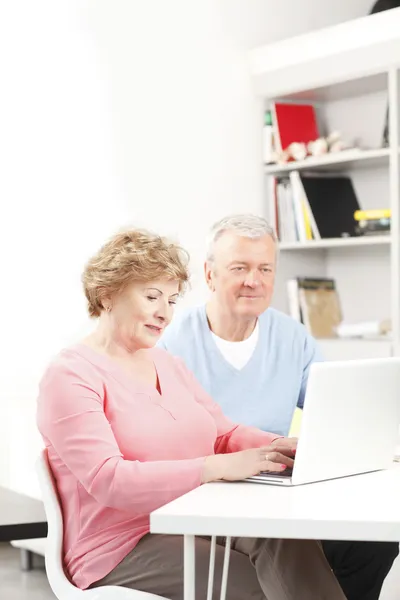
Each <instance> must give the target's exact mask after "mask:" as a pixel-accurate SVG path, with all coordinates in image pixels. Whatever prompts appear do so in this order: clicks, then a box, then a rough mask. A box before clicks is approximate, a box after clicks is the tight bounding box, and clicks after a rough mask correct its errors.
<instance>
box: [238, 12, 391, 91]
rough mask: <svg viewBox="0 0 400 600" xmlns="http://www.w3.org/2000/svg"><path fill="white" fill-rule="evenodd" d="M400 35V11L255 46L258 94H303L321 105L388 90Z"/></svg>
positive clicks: (252, 55)
mask: <svg viewBox="0 0 400 600" xmlns="http://www.w3.org/2000/svg"><path fill="white" fill-rule="evenodd" d="M399 31H400V8H396V9H393V10H390V11H384V12H380V13H377V14H374V15H367V16H364V17H362V18H360V19H353V20H351V21H347V22H345V23H340V24H339V25H334V26H331V27H326V28H324V29H319V30H315V31H311V32H309V33H306V34H303V35H299V36H296V37H293V38H288V39H284V40H280V41H278V42H274V43H272V44H268V45H265V46H261V47H258V48H254V49H253V50H251V51H250V52H249V55H248V58H249V63H250V69H251V72H252V75H253V83H254V89H255V92H256V94H257V95H260V96H262V97H264V98H270V99H272V98H283V97H296V95H297V94H298V93H299V92H300V93H301V96H302V97H303V98H308V99H313V100H314V101H315V100H317V99H318V98H319V99H321V100H333V99H338V98H346V97H349V96H353V95H354V94H355V95H357V96H358V95H360V94H364V93H370V92H372V91H380V90H386V89H387V77H386V74H387V73H388V70H389V68H390V67H391V65H394V64H396V60H395V59H394V58H393V57H397V56H400V35H399ZM354 80H359V81H358V83H357V85H355V84H354ZM337 84H339V85H337Z"/></svg>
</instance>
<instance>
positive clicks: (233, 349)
mask: <svg viewBox="0 0 400 600" xmlns="http://www.w3.org/2000/svg"><path fill="white" fill-rule="evenodd" d="M258 334H259V326H258V321H257V324H256V326H255V327H254V331H253V333H252V334H251V335H250V337H248V338H247V339H246V340H243V341H242V342H228V341H227V340H223V339H222V338H220V337H218V336H217V335H215V333H213V332H211V335H212V337H213V339H214V341H215V343H216V344H217V346H218V348H219V350H220V352H221V353H222V356H223V357H224V358H225V360H226V361H227V362H228V363H229V364H231V365H232V366H233V367H235V369H238V370H240V369H243V367H244V366H245V365H246V364H247V363H248V362H249V360H250V358H251V357H252V355H253V352H254V350H255V347H256V345H257V342H258Z"/></svg>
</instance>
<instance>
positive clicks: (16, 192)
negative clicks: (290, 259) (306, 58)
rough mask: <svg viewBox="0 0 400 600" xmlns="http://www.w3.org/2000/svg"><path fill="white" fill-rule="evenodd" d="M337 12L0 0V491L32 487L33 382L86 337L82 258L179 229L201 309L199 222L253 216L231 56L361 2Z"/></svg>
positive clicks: (247, 109) (251, 139)
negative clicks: (135, 236)
mask: <svg viewBox="0 0 400 600" xmlns="http://www.w3.org/2000/svg"><path fill="white" fill-rule="evenodd" d="M346 4H347V3H346ZM350 4H351V7H348V6H346V5H345V3H342V2H340V3H339V2H337V1H336V0H329V2H328V1H327V0H324V2H321V1H320V0H296V2H294V1H293V0H279V1H278V0H276V2H268V1H263V0H242V1H240V0H189V1H188V0H170V1H169V2H165V0H142V1H140V0H107V1H106V0H59V1H58V2H54V0H36V2H31V0H13V2H9V3H5V2H3V3H1V8H0V56H1V57H2V58H1V60H2V64H1V82H2V92H1V94H0V109H1V110H0V131H1V134H0V160H1V167H2V168H1V177H0V251H1V254H0V256H1V259H2V279H1V292H2V294H1V312H0V315H1V340H2V345H1V355H0V357H1V363H0V364H1V365H2V368H1V372H0V407H1V415H2V418H1V419H0V456H1V457H2V459H1V462H0V485H10V486H11V487H13V488H15V489H19V490H22V491H25V492H27V493H31V494H33V495H35V494H37V493H38V490H37V485H36V480H35V475H34V471H33V465H34V459H35V455H36V453H37V450H38V449H39V447H40V440H39V437H38V435H37V433H36V429H35V424H34V415H35V397H36V386H37V382H38V379H39V377H40V374H41V372H42V371H43V368H44V366H45V364H46V363H47V361H48V360H49V358H50V357H51V356H52V355H53V354H54V353H55V352H56V351H57V350H58V349H59V348H60V347H62V346H64V345H65V344H68V343H70V342H71V341H73V340H74V339H75V338H76V337H77V336H79V335H80V334H81V333H82V332H83V331H84V330H86V329H87V326H88V321H87V319H86V317H85V311H84V308H85V307H84V301H83V298H82V294H81V290H80V283H79V277H80V272H81V269H82V266H83V263H84V261H85V260H86V258H87V257H88V256H89V255H90V253H91V252H92V251H93V250H95V249H97V247H98V245H99V244H100V243H101V242H102V241H103V240H104V239H105V237H106V236H107V235H109V234H111V233H112V231H114V230H115V228H116V227H118V226H121V225H124V224H126V223H128V222H131V223H135V224H141V225H146V226H149V227H152V228H154V229H157V230H159V231H161V232H167V233H172V234H176V235H179V238H180V241H181V242H182V243H183V244H184V245H185V246H186V247H187V248H188V249H189V250H190V251H191V253H192V254H193V259H194V262H193V268H194V275H195V276H194V282H193V283H194V287H193V292H192V294H191V297H189V298H188V300H187V301H197V300H201V299H202V298H203V297H204V287H203V286H202V284H201V277H200V265H201V261H202V252H203V247H204V235H205V232H206V229H207V227H208V226H209V224H210V223H211V222H212V221H213V220H215V219H216V218H219V217H220V216H222V215H224V214H226V213H228V212H231V211H232V212H233V211H239V210H240V211H243V210H248V211H254V212H261V211H262V178H261V169H260V165H259V156H260V154H259V149H260V129H259V126H260V117H261V109H260V106H259V103H258V102H257V101H256V100H255V99H254V97H253V95H252V87H251V81H250V79H249V74H248V71H247V67H246V59H245V54H244V49H245V48H248V47H251V46H254V45H256V44H259V43H266V42H268V41H271V40H272V39H278V38H279V37H286V36H287V35H292V34H295V33H300V32H302V31H306V30H307V29H310V28H313V27H318V26H324V25H327V24H329V23H334V22H338V21H341V20H345V19H348V18H353V17H357V16H360V15H362V14H365V13H366V12H367V11H368V9H369V6H370V2H369V1H368V2H366V1H361V0H352V2H351V3H350ZM322 5H323V6H322ZM6 457H8V458H9V463H8V465H7V464H6V460H5V458H6Z"/></svg>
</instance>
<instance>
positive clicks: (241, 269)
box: [233, 267, 244, 271]
mask: <svg viewBox="0 0 400 600" xmlns="http://www.w3.org/2000/svg"><path fill="white" fill-rule="evenodd" d="M233 270H234V271H243V270H244V267H234V268H233Z"/></svg>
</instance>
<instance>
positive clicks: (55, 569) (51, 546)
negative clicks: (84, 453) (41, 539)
mask: <svg viewBox="0 0 400 600" xmlns="http://www.w3.org/2000/svg"><path fill="white" fill-rule="evenodd" d="M36 470H37V474H38V477H39V482H40V488H41V491H42V497H43V502H44V507H45V511H46V517H47V524H48V534H47V541H46V554H45V561H46V573H47V578H48V580H49V583H50V587H51V589H52V590H53V592H54V594H55V596H56V597H57V598H59V599H60V600H64V598H68V600H73V599H75V598H76V599H77V600H78V598H82V595H83V594H84V592H83V591H82V590H80V589H78V588H77V587H75V586H74V585H73V584H72V583H71V582H70V581H69V579H68V578H67V576H66V575H65V572H64V567H63V560H62V555H63V517H62V512H61V506H60V502H59V498H58V492H57V488H56V484H55V481H54V478H53V474H52V472H51V469H50V465H49V461H48V457H47V450H42V452H41V454H40V456H39V458H38V460H37V463H36Z"/></svg>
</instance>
